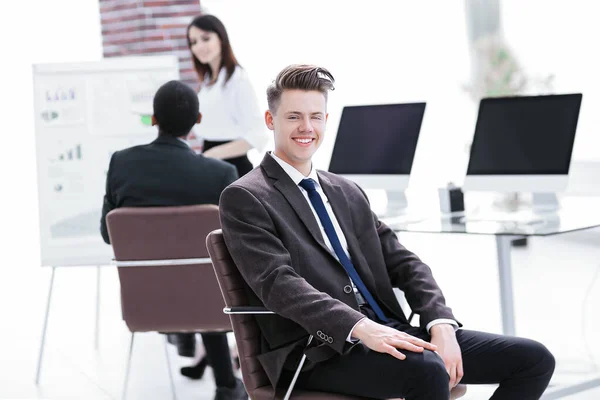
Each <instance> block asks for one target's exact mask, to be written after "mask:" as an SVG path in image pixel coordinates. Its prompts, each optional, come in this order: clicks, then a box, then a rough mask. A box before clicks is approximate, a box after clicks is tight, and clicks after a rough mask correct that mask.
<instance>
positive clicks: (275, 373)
mask: <svg viewBox="0 0 600 400" xmlns="http://www.w3.org/2000/svg"><path fill="white" fill-rule="evenodd" d="M333 83H334V80H333V77H332V75H331V74H330V73H329V72H328V71H327V70H325V69H324V68H319V67H316V66H308V65H292V66H289V67H287V68H285V69H284V70H283V71H281V72H280V73H279V75H278V76H277V78H276V80H275V81H274V82H273V84H272V85H271V86H270V87H269V88H268V90H267V100H268V104H269V110H268V111H267V112H266V114H265V121H266V124H267V127H268V128H269V129H271V130H272V131H273V132H274V138H275V151H274V152H273V153H270V154H267V155H266V156H265V158H264V159H263V161H262V163H261V165H260V168H257V169H254V170H253V171H252V172H250V173H249V174H247V175H246V176H244V177H243V178H241V179H239V180H237V181H236V182H235V183H233V184H232V185H230V186H229V187H228V188H227V189H225V191H224V192H223V194H222V195H221V203H220V207H221V208H220V210H221V224H222V227H223V234H224V237H225V242H226V244H227V247H228V249H229V251H230V252H231V255H232V257H233V260H234V261H235V263H236V265H237V266H238V268H239V270H240V272H241V273H242V275H243V277H244V279H245V281H246V282H247V283H248V286H249V289H250V290H249V291H248V292H249V295H250V297H251V302H252V303H253V305H264V306H265V307H267V308H268V309H270V310H272V311H274V312H275V313H276V314H277V315H276V316H263V317H260V318H258V317H257V321H258V323H259V325H260V329H261V333H262V339H263V352H262V353H261V354H260V356H259V359H260V361H261V364H262V366H263V367H264V369H265V371H266V372H267V374H268V376H269V378H270V380H271V383H272V384H273V385H282V386H284V385H285V384H286V383H287V382H288V381H289V380H290V377H291V375H292V371H293V370H294V369H295V368H296V366H297V364H298V360H299V358H300V356H301V354H302V352H304V353H306V355H307V357H308V360H309V362H308V363H307V364H306V368H304V371H303V372H302V373H301V374H300V377H299V380H298V383H297V387H299V388H305V389H309V390H318V391H325V392H339V393H345V394H349V395H357V396H364V397H369V398H381V399H387V398H398V397H404V398H406V399H407V400H413V399H427V400H432V399H435V400H437V399H448V397H449V393H450V390H451V388H452V387H454V386H455V385H457V384H458V383H459V382H462V383H466V384H476V383H499V387H498V389H497V390H496V391H495V393H494V396H493V399H496V400H500V399H502V400H514V399H520V400H528V399H538V398H539V397H540V396H541V394H542V393H543V392H544V390H545V388H546V386H547V385H548V382H549V381H550V378H551V376H552V373H553V371H554V358H553V356H552V354H550V352H549V351H548V350H547V349H546V348H545V347H544V346H543V345H541V344H540V343H538V342H535V341H532V340H528V339H522V338H516V337H508V336H501V335H493V334H489V333H483V332H475V331H470V330H465V329H459V326H460V324H459V322H458V321H457V320H456V318H455V317H454V315H453V313H452V311H451V309H450V308H448V307H447V306H446V303H445V299H444V296H443V295H442V292H441V290H440V288H439V287H438V285H437V283H436V282H435V280H434V278H433V276H432V273H431V270H430V269H429V267H428V266H427V265H425V264H424V263H423V262H422V261H421V260H420V259H419V258H418V257H417V256H416V255H414V254H413V253H411V252H410V251H408V250H407V249H406V248H404V247H403V246H402V245H401V244H400V243H399V242H398V239H397V237H396V235H395V234H394V232H392V230H391V229H390V228H389V227H387V226H386V225H385V224H384V223H383V222H381V221H379V220H378V219H377V217H376V216H375V215H374V214H373V213H372V211H371V209H370V206H369V202H368V200H367V197H366V196H365V194H364V193H363V191H362V190H361V189H360V188H359V187H358V186H357V185H356V184H355V183H353V182H351V181H348V180H346V179H344V178H341V177H339V176H336V175H335V174H331V173H328V172H325V171H317V170H315V169H314V168H313V167H312V162H311V158H312V156H313V154H314V153H315V152H316V151H317V149H318V148H319V146H320V144H321V142H322V141H323V137H324V134H325V125H326V122H327V117H328V114H327V94H328V91H329V90H332V89H333ZM393 287H398V288H400V289H401V290H403V291H404V293H405V294H406V297H407V300H408V303H409V305H410V306H411V308H412V310H414V311H415V312H416V313H418V314H419V315H420V324H421V326H420V327H412V326H411V325H410V324H409V323H408V322H407V320H406V317H405V315H404V313H403V312H402V309H401V307H400V305H399V304H398V302H397V299H396V297H395V295H394V292H393ZM309 335H314V340H313V341H312V342H311V343H310V345H309V346H308V348H307V349H304V347H305V345H306V343H307V338H308V336H309Z"/></svg>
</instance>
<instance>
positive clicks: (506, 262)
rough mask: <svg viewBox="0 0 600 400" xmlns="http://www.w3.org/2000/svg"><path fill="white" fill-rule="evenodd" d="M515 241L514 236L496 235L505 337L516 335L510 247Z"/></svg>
mask: <svg viewBox="0 0 600 400" xmlns="http://www.w3.org/2000/svg"><path fill="white" fill-rule="evenodd" d="M513 239H514V238H513V237H512V236H507V235H496V249H497V251H498V278H499V280H500V308H501V309H502V332H503V333H504V334H505V335H511V336H514V335H515V306H514V298H513V285H512V269H511V263H510V246H511V242H512V240H513Z"/></svg>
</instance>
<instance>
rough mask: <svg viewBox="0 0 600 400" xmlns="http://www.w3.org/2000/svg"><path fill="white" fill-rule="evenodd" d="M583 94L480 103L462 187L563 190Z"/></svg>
mask: <svg viewBox="0 0 600 400" xmlns="http://www.w3.org/2000/svg"><path fill="white" fill-rule="evenodd" d="M581 98H582V95H581V94H579V93H577V94H563V95H546V96H519V97H503V98H486V99H482V100H481V103H480V105H479V115H478V117H477V126H476V128H475V135H474V137H473V143H472V145H471V157H470V160H469V166H468V169H467V176H466V178H465V183H464V188H465V189H466V190H487V191H498V192H507V191H508V192H533V193H536V192H537V193H547V192H558V191H563V190H565V188H566V186H567V183H568V173H569V165H570V163H571V153H572V150H573V143H574V140H575V132H576V130H577V121H578V118H579V109H580V106H581Z"/></svg>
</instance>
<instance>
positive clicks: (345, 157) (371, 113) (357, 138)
mask: <svg viewBox="0 0 600 400" xmlns="http://www.w3.org/2000/svg"><path fill="white" fill-rule="evenodd" d="M424 112H425V103H411V104H385V105H374V106H352V107H344V110H343V111H342V117H341V119H340V125H339V128H338V133H337V137H336V139H335V146H334V148H333V154H332V155H331V162H330V163H329V171H331V172H334V173H336V174H347V175H349V174H357V175H409V174H410V170H411V167H412V163H413V159H414V157H415V150H416V148H417V141H418V139H419V131H420V130H421V123H422V121H423V114H424Z"/></svg>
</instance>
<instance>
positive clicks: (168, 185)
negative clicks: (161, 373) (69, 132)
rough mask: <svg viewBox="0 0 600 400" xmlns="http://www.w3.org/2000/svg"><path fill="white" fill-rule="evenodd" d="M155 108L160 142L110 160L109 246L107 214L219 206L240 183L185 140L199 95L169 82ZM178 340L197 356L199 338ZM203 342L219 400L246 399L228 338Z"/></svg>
mask: <svg viewBox="0 0 600 400" xmlns="http://www.w3.org/2000/svg"><path fill="white" fill-rule="evenodd" d="M153 108H154V115H153V116H152V124H153V125H157V126H158V138H156V140H154V141H153V142H152V143H149V144H145V145H142V146H135V147H130V148H128V149H124V150H121V151H117V152H116V153H114V154H113V156H112V158H111V160H110V166H109V168H108V174H107V177H106V194H105V196H104V203H103V207H102V219H101V221H100V232H101V233H102V237H103V238H104V241H105V242H106V243H110V237H109V235H108V230H107V227H106V215H107V214H108V213H109V212H110V211H111V210H114V209H115V208H119V207H151V206H155V207H157V206H165V207H167V206H186V205H193V204H219V196H220V194H221V192H222V191H223V189H225V187H226V186H227V185H229V184H230V183H232V182H233V181H235V180H236V179H237V171H236V169H235V167H233V166H232V165H231V164H228V163H226V162H224V161H221V160H216V159H212V158H208V157H204V156H203V155H202V154H196V153H195V152H194V151H193V150H192V149H191V148H190V147H189V146H188V144H187V143H186V141H185V137H186V136H187V134H188V133H189V132H190V130H191V129H192V127H193V126H194V125H195V124H196V123H199V122H200V119H201V115H200V113H199V111H198V110H199V104H198V96H197V95H196V93H195V92H194V91H193V90H192V89H191V88H190V87H189V86H187V85H186V84H184V83H182V82H179V81H169V82H167V83H165V84H164V85H162V86H161V87H160V88H159V89H158V91H157V92H156V94H155V96H154V101H153ZM190 307H194V305H193V304H191V305H190ZM173 336H174V337H175V338H176V340H177V344H178V347H179V349H178V350H179V352H180V354H182V355H183V354H184V353H183V352H182V348H183V350H185V349H186V348H191V349H190V350H191V355H192V356H193V354H194V351H193V350H194V345H195V337H194V334H175V335H170V337H173ZM170 340H171V339H170ZM202 341H203V342H204V347H205V349H206V354H207V357H208V359H209V361H210V364H211V366H212V368H213V376H214V378H215V383H216V386H217V393H216V396H215V400H242V399H247V398H248V396H247V395H246V392H245V390H244V386H243V384H242V382H241V381H240V380H239V379H237V378H236V377H235V376H234V374H233V366H232V363H231V356H230V353H229V346H228V344H227V336H226V334H225V333H219V332H215V333H212V332H210V333H203V334H202ZM185 371H186V370H185V369H182V373H184V372H185Z"/></svg>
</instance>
